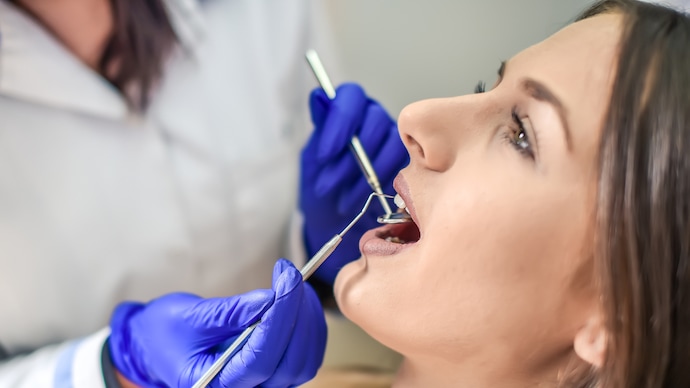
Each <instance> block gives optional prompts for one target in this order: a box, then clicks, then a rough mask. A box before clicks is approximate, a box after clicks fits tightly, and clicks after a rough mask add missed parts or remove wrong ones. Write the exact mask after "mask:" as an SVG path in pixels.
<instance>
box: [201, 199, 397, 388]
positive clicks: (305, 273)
mask: <svg viewBox="0 0 690 388" xmlns="http://www.w3.org/2000/svg"><path fill="white" fill-rule="evenodd" d="M374 197H379V198H381V197H384V199H385V198H393V197H392V196H390V195H386V194H379V193H371V194H369V197H368V198H367V201H366V202H365V203H364V206H363V207H362V210H361V211H360V212H359V214H357V215H356V216H355V218H353V219H352V221H350V223H349V224H347V226H346V227H345V229H343V230H342V231H341V232H340V233H338V234H336V235H335V236H333V238H331V239H330V240H328V241H327V242H326V243H325V244H323V246H322V247H321V249H319V251H318V252H316V253H315V254H314V256H312V257H311V259H309V261H308V262H307V264H305V265H304V267H302V269H301V270H300V273H301V274H302V281H306V280H307V279H309V277H310V276H311V275H312V274H313V273H314V272H316V270H317V269H318V268H319V267H320V266H321V264H323V262H324V261H326V259H327V258H328V257H329V256H330V255H331V253H333V251H334V250H335V248H337V247H338V245H339V244H340V242H341V241H343V237H344V236H345V233H347V232H349V231H350V229H352V227H353V226H355V224H356V223H357V221H359V219H360V218H362V216H363V215H364V213H365V212H366V211H367V209H369V205H370V204H371V200H372V198H374ZM259 323H261V320H258V321H257V322H256V323H254V324H252V325H251V326H249V327H247V328H246V329H244V331H243V332H242V334H240V336H239V337H237V338H236V339H235V341H233V342H232V344H231V345H230V347H228V348H227V349H226V350H225V352H223V354H222V355H221V356H220V357H219V358H218V359H217V360H216V361H215V362H214V363H213V364H212V365H211V367H210V368H209V369H208V370H207V371H206V372H205V373H204V374H203V375H202V376H201V378H199V380H198V381H197V382H196V383H195V384H194V385H193V386H192V388H205V387H207V386H208V385H209V384H210V383H211V381H212V380H213V379H214V378H215V377H216V376H217V375H218V373H220V371H221V369H223V367H224V366H225V364H227V363H228V361H229V360H230V358H231V357H232V356H234V355H235V353H237V351H238V350H239V348H240V347H241V346H242V345H244V344H245V342H247V339H248V338H249V336H250V335H251V334H252V332H254V329H256V327H257V326H258V325H259Z"/></svg>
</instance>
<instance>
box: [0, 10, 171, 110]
mask: <svg viewBox="0 0 690 388" xmlns="http://www.w3.org/2000/svg"><path fill="white" fill-rule="evenodd" d="M9 1H10V2H11V3H13V4H15V5H16V6H17V7H20V8H22V9H24V10H25V11H26V12H28V13H29V14H32V12H31V10H30V9H28V8H27V7H26V6H24V5H23V4H22V2H21V1H20V0H9ZM109 2H110V6H111V9H112V12H113V19H114V20H113V25H114V27H113V33H112V34H111V35H110V37H109V39H108V41H107V43H106V46H105V50H104V52H103V55H102V56H101V59H100V61H99V64H98V69H96V70H97V71H98V72H99V73H100V74H101V75H102V76H103V77H104V78H105V79H107V80H108V81H109V82H110V83H111V84H112V85H113V86H114V87H115V88H116V89H118V90H119V91H120V92H121V93H122V94H123V95H124V96H125V99H126V100H127V102H128V103H129V105H130V107H132V108H134V109H138V110H144V109H145V108H146V107H147V106H148V103H149V100H150V96H151V93H152V90H153V88H154V87H155V85H156V83H157V81H158V80H159V79H160V77H161V76H162V74H163V66H164V64H165V61H166V60H167V58H168V54H170V52H171V51H172V49H173V47H174V46H175V44H176V43H177V37H176V35H175V32H174V30H173V28H172V25H171V23H170V20H169V18H168V15H167V12H166V9H165V5H164V4H163V0H109Z"/></svg>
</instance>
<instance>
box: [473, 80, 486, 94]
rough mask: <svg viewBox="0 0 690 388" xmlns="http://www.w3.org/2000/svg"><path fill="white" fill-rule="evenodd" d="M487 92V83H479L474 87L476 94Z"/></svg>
mask: <svg viewBox="0 0 690 388" xmlns="http://www.w3.org/2000/svg"><path fill="white" fill-rule="evenodd" d="M485 91H486V83H485V82H484V81H479V82H477V86H475V87H474V92H475V93H476V94H479V93H484V92H485Z"/></svg>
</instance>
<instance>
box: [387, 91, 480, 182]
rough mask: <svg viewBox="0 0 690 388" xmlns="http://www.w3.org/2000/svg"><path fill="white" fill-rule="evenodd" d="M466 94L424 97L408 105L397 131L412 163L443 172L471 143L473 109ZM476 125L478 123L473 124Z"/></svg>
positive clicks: (399, 119) (399, 120)
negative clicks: (467, 100)
mask: <svg viewBox="0 0 690 388" xmlns="http://www.w3.org/2000/svg"><path fill="white" fill-rule="evenodd" d="M463 99H464V97H454V98H439V99H431V100H423V101H419V102H415V103H413V104H410V105H408V106H406V107H405V108H404V109H403V110H402V111H401V112H400V116H399V118H398V130H399V131H400V137H401V138H402V140H403V143H404V144H405V147H406V148H407V150H408V152H409V154H410V162H411V163H419V164H421V165H422V166H423V167H425V168H427V169H430V170H433V171H438V172H442V171H445V170H447V169H448V168H450V167H451V166H452V165H453V163H454V162H455V160H456V156H457V153H458V151H459V150H460V148H461V146H466V145H467V143H468V142H469V138H468V137H469V131H468V130H467V128H472V127H473V123H471V121H472V116H473V114H472V112H471V108H470V106H469V105H468V103H467V102H466V101H463ZM474 124H476V123H474Z"/></svg>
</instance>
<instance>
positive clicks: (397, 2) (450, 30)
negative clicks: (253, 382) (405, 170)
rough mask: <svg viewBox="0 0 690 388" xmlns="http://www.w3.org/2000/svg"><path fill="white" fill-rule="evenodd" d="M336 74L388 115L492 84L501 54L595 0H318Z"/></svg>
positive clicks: (536, 37) (541, 35)
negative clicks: (324, 11)
mask: <svg viewBox="0 0 690 388" xmlns="http://www.w3.org/2000/svg"><path fill="white" fill-rule="evenodd" d="M323 1H324V4H325V6H326V8H327V12H328V16H329V18H330V20H328V21H325V22H327V23H330V24H331V26H332V28H333V33H334V37H333V38H334V40H335V45H336V46H337V47H336V51H337V52H338V53H339V55H340V56H339V57H338V58H337V59H334V58H326V57H324V58H322V61H323V62H324V64H325V66H326V68H327V69H329V68H330V67H331V66H329V62H331V63H332V62H335V61H337V63H339V65H340V66H339V68H338V70H339V71H338V72H337V74H338V76H339V77H340V76H342V77H343V78H344V79H336V77H335V74H336V73H334V74H333V78H334V79H333V83H334V84H339V83H341V82H344V81H347V80H352V81H357V82H359V83H361V84H362V85H363V86H364V87H365V89H366V90H367V92H368V93H369V94H370V95H371V96H373V97H374V98H376V99H378V100H379V102H381V103H382V104H383V105H384V106H385V107H386V108H388V110H389V112H390V113H391V115H393V116H394V117H397V115H398V113H399V112H400V110H401V109H402V108H403V107H404V106H405V105H407V104H408V103H410V102H413V101H416V100H420V99H423V98H429V97H442V96H454V95H460V94H466V93H470V92H472V91H473V90H474V87H475V85H476V84H477V81H479V80H483V81H485V82H486V83H487V85H488V87H490V86H491V85H492V84H493V82H494V80H495V79H496V71H497V69H498V67H499V64H500V62H501V61H502V60H505V59H508V58H510V57H511V56H513V55H514V54H515V53H517V52H519V51H521V50H522V49H524V48H526V47H528V46H530V45H532V44H535V43H537V42H539V41H541V40H543V39H545V38H546V37H548V36H549V35H551V34H552V33H554V32H556V31H558V30H559V29H561V28H562V27H564V26H565V25H567V24H568V22H570V21H572V20H573V19H574V18H575V17H576V16H577V15H578V14H579V12H580V11H581V10H583V9H585V8H586V7H587V6H588V5H589V4H591V3H592V0H509V1H506V0H424V1H420V0H323Z"/></svg>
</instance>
